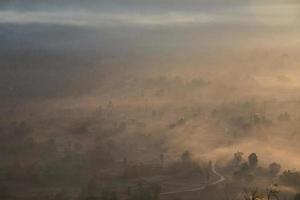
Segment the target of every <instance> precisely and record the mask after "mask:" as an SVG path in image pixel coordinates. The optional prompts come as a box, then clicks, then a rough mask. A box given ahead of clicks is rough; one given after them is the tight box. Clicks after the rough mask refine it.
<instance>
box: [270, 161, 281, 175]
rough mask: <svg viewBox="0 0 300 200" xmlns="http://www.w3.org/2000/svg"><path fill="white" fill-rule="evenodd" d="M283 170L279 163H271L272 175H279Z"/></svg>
mask: <svg viewBox="0 0 300 200" xmlns="http://www.w3.org/2000/svg"><path fill="white" fill-rule="evenodd" d="M280 170H281V166H280V165H279V164H278V163H275V162H274V163H271V164H270V165H269V172H270V174H271V175H272V176H277V175H278V173H279V172H280Z"/></svg>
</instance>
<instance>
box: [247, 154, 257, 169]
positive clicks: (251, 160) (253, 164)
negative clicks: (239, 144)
mask: <svg viewBox="0 0 300 200" xmlns="http://www.w3.org/2000/svg"><path fill="white" fill-rule="evenodd" d="M248 161H249V166H250V168H252V169H253V168H255V167H256V166H257V163H258V158H257V155H256V153H251V154H250V155H249V156H248Z"/></svg>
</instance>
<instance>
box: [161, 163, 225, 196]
mask: <svg viewBox="0 0 300 200" xmlns="http://www.w3.org/2000/svg"><path fill="white" fill-rule="evenodd" d="M211 170H212V172H213V173H214V174H215V175H216V176H217V177H219V179H218V180H216V181H214V182H212V183H209V184H207V185H203V186H199V187H195V188H191V189H187V190H179V191H170V192H163V193H161V195H171V194H178V193H185V192H196V191H201V190H204V189H205V188H206V187H207V186H213V185H217V184H219V183H222V182H224V181H225V177H224V176H223V175H222V174H220V173H219V172H217V170H216V168H215V165H213V167H212V169H211Z"/></svg>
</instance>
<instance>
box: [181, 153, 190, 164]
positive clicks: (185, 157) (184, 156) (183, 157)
mask: <svg viewBox="0 0 300 200" xmlns="http://www.w3.org/2000/svg"><path fill="white" fill-rule="evenodd" d="M181 160H182V162H189V161H191V153H190V152H189V151H185V152H183V153H182V155H181Z"/></svg>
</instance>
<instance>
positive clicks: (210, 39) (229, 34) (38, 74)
mask: <svg viewBox="0 0 300 200" xmlns="http://www.w3.org/2000/svg"><path fill="white" fill-rule="evenodd" d="M299 12H300V4H299V2H298V1H292V0H290V1H287V0H285V1H283V0H260V1H259V0H252V1H250V0H249V1H238V0H228V1H223V0H186V1H182V0H151V1H148V0H85V1H79V0H61V1H53V0H26V1H23V0H2V1H0V43H1V47H0V61H1V63H2V65H1V69H0V70H1V75H0V76H1V79H0V80H1V82H0V88H1V92H0V95H1V96H5V97H9V98H11V97H17V98H20V97H23V95H25V94H26V95H27V96H28V95H29V96H31V95H34V94H38V96H39V95H40V92H42V93H43V94H46V95H47V96H49V95H50V96H51V94H52V92H54V93H55V94H59V95H60V94H63V93H64V89H65V88H68V87H67V86H69V85H73V84H74V82H78V81H80V80H82V79H88V80H92V79H94V78H95V77H94V76H96V75H95V74H97V73H98V72H99V71H101V70H102V69H103V68H107V67H108V66H109V67H111V66H117V67H120V66H122V67H128V66H139V65H140V64H141V63H142V64H143V65H146V64H145V63H147V64H148V65H149V66H147V67H148V68H151V67H154V66H156V67H160V66H162V64H163V65H168V64H171V63H184V65H188V64H191V63H193V64H195V63H196V64H197V65H199V66H205V65H206V63H207V62H209V61H213V62H215V60H219V57H220V56H221V57H222V55H224V56H227V57H226V58H227V61H226V62H229V61H230V62H229V63H227V64H225V62H224V63H223V64H224V66H222V68H224V67H225V68H226V67H228V66H229V64H233V63H234V65H236V64H237V63H238V62H240V61H238V59H240V58H242V57H243V56H241V55H238V56H237V55H235V54H236V53H237V52H239V53H240V52H241V54H242V51H240V49H246V50H247V51H248V50H251V51H255V52H257V49H258V50H259V51H258V52H259V53H261V51H262V50H264V51H266V52H263V53H261V54H263V55H264V54H265V53H266V54H268V52H269V51H272V53H271V55H272V56H279V58H280V59H281V58H282V54H291V55H290V56H292V57H293V56H294V57H295V58H296V55H295V52H297V48H298V45H297V44H299V42H300V41H299V25H300V24H299V16H300V13H299ZM273 51H275V53H274V52H273ZM259 53H253V52H252V53H249V52H248V53H245V54H246V55H247V56H248V57H249V58H247V59H248V60H251V62H253V65H255V64H257V63H256V61H257V60H259V58H257V57H258V56H257V55H256V54H259ZM229 54H231V56H232V57H230V56H229ZM269 54H270V52H269ZM260 56H261V55H260ZM253 57H255V59H253ZM294 57H293V58H294ZM230 58H231V60H230ZM269 59H270V58H269ZM272 59H273V58H272ZM276 59H277V58H276ZM276 59H275V60H276ZM292 60H293V59H292ZM273 63H274V62H273ZM263 64H264V65H265V66H267V65H268V63H267V64H266V63H263ZM150 65H151V66H150ZM247 65H251V63H250V64H249V63H248V64H247ZM243 67H245V66H243ZM256 67H258V65H257V66H256ZM96 71H97V73H95V72H96ZM91 76H92V77H91ZM100 77H101V76H100ZM37 82H38V83H40V84H36V83H37ZM87 82H88V81H87ZM70 87H71V86H70ZM58 91H59V92H58Z"/></svg>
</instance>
